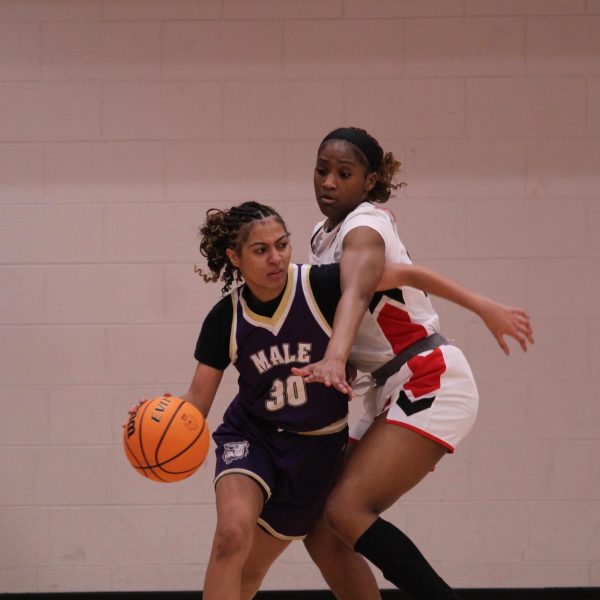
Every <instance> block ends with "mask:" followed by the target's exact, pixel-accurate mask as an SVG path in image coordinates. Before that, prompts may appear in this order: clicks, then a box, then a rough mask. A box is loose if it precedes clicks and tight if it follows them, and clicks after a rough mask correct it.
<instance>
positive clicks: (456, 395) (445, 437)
mask: <svg viewBox="0 0 600 600" xmlns="http://www.w3.org/2000/svg"><path fill="white" fill-rule="evenodd" d="M363 405H364V409H365V412H364V414H363V415H362V416H361V417H360V419H359V420H358V421H357V422H356V423H354V425H352V426H351V428H350V438H351V440H352V441H358V440H360V439H361V438H362V436H363V435H364V434H365V432H366V431H367V429H368V428H369V426H370V425H371V423H372V422H373V420H374V419H375V418H376V417H377V416H378V415H380V414H381V413H383V412H385V411H387V415H386V422H387V423H390V424H392V425H397V426H399V427H405V428H406V429H411V430H412V431H416V432H417V433H420V434H421V435H424V436H425V437H428V438H430V439H432V440H434V441H436V442H438V443H439V444H441V445H442V446H444V447H446V448H447V449H448V452H454V449H455V448H456V446H457V445H458V443H459V442H460V441H461V440H462V439H463V438H464V437H465V436H466V435H467V433H469V431H470V430H471V427H473V423H474V422H475V418H476V416H477V408H478V405H479V396H478V393H477V386H476V385H475V379H474V378H473V373H472V372H471V367H469V363H468V362H467V359H466V358H465V356H464V354H463V353H462V352H461V350H460V349H459V348H457V347H456V346H450V345H445V346H440V347H439V348H435V349H434V350H427V351H426V352H423V353H421V354H419V355H417V356H414V357H413V358H411V359H410V360H409V361H408V362H407V363H406V364H404V365H403V366H402V368H401V369H400V370H399V371H398V372H397V373H395V374H394V375H392V376H391V377H390V378H389V379H388V380H387V381H386V382H385V384H384V385H383V386H381V387H379V388H373V389H371V390H370V391H369V392H367V394H366V395H365V397H364V399H363Z"/></svg>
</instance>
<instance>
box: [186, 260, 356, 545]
mask: <svg viewBox="0 0 600 600" xmlns="http://www.w3.org/2000/svg"><path fill="white" fill-rule="evenodd" d="M312 269H315V270H318V269H319V267H316V268H315V267H312ZM310 271H311V267H310V266H308V265H294V264H292V265H290V268H289V271H288V278H287V284H286V287H285V289H284V290H283V292H282V294H281V295H280V296H279V297H278V298H277V299H275V300H274V301H273V302H272V303H271V305H270V307H268V308H267V309H266V310H260V312H257V310H256V304H257V303H256V300H255V299H254V303H252V300H253V299H252V298H251V295H249V290H248V289H247V288H246V286H241V287H240V288H238V289H236V290H234V291H233V292H232V293H231V294H229V296H227V297H225V298H224V299H223V300H222V301H221V302H220V303H219V305H220V306H219V305H217V306H218V307H219V309H218V310H220V314H221V315H223V314H224V310H225V308H224V307H225V306H226V304H223V303H229V315H230V317H229V319H226V321H227V322H225V323H223V320H225V319H223V318H221V320H220V322H219V325H220V336H221V339H222V336H223V335H227V333H228V331H227V325H229V324H230V325H229V337H228V340H229V348H228V355H229V357H228V358H229V360H230V361H231V362H232V363H233V364H234V365H235V367H236V369H237V370H238V372H239V378H238V383H239V392H238V394H237V396H236V397H235V398H234V400H233V401H232V402H231V404H230V405H229V407H228V408H227V410H226V411H225V414H224V416H223V423H222V424H221V425H220V426H219V427H218V428H217V430H216V431H215V432H214V434H213V438H214V440H215V443H216V445H217V448H216V455H217V465H216V474H215V482H216V481H217V480H218V479H219V478H220V477H223V476H224V475H227V474H229V473H241V474H244V475H247V476H249V477H251V478H253V479H254V480H255V481H256V482H257V484H258V485H259V486H260V487H261V489H262V490H263V493H264V496H265V505H264V508H263V511H262V513H261V515H260V517H259V521H258V522H259V524H260V525H261V526H262V527H263V528H264V529H265V530H266V531H268V532H269V533H270V534H272V535H274V536H275V537H278V538H282V539H299V538H302V537H304V536H306V534H307V533H308V532H309V531H310V529H311V528H312V526H313V525H314V523H315V522H316V520H317V519H318V517H319V515H320V513H321V510H322V508H323V503H324V501H325V499H326V497H327V495H328V494H329V492H330V491H331V488H332V487H333V484H334V483H335V478H336V476H337V473H338V470H339V467H340V466H341V461H342V458H343V453H344V448H345V445H346V442H347V437H348V428H347V418H348V398H347V396H345V395H343V394H341V393H340V392H338V391H337V390H335V389H334V388H327V387H325V386H324V385H322V384H306V383H305V382H304V380H303V378H302V377H300V376H297V375H293V374H292V372H291V368H292V367H293V366H302V365H305V364H309V363H311V362H314V361H317V360H320V359H321V358H322V357H323V355H324V353H325V349H326V348H327V343H328V342H329V338H330V336H331V324H330V322H331V319H329V320H328V319H326V318H325V316H324V315H323V313H322V311H321V308H320V306H319V304H318V302H317V300H316V299H315V294H314V290H313V284H312V283H311V278H310ZM337 273H338V276H337V278H336V279H337V281H336V282H335V284H334V285H333V286H332V289H331V290H329V292H330V293H329V294H328V295H329V305H330V306H329V308H332V307H333V306H334V305H335V304H337V301H338V300H339V295H340V294H339V271H337ZM330 279H331V278H330ZM331 292H333V293H331ZM332 296H333V298H332ZM332 300H333V303H332ZM267 304H268V303H267ZM215 309H217V307H215ZM213 310H214V309H213ZM329 312H330V313H331V310H329ZM265 313H266V314H265ZM207 320H208V319H207ZM208 321H209V323H210V320H208ZM212 322H213V330H214V329H216V325H217V320H216V319H215V318H214V316H213V318H212ZM205 326H206V322H205ZM203 334H205V335H204V336H203ZM203 338H204V341H205V343H203ZM208 339H209V338H208V334H206V333H205V327H204V326H203V332H202V333H201V335H200V338H199V341H198V346H197V352H196V357H197V358H198V360H199V361H200V362H205V363H210V361H209V360H205V359H203V357H202V353H201V351H200V349H201V348H202V347H206V344H208V341H207V340H208ZM223 362H226V361H223V359H222V358H221V361H219V359H213V365H211V366H214V365H220V366H217V368H224V367H223V366H222V365H223Z"/></svg>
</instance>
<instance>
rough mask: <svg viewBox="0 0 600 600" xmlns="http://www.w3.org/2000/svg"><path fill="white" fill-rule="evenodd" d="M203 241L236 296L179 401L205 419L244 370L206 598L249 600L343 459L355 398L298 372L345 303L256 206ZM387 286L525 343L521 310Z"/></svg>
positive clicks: (425, 280)
mask: <svg viewBox="0 0 600 600" xmlns="http://www.w3.org/2000/svg"><path fill="white" fill-rule="evenodd" d="M201 234H202V241H201V244H200V250H201V253H202V254H203V255H204V256H205V257H206V259H207V264H208V270H209V273H203V272H202V271H200V273H201V274H202V275H203V276H204V278H205V280H207V281H208V280H211V281H217V280H219V279H220V280H222V281H223V282H224V284H225V285H224V287H223V292H224V293H226V294H227V295H226V296H225V297H224V298H223V299H222V300H221V301H220V302H218V303H217V304H216V305H215V306H214V307H213V309H212V310H211V311H210V312H209V314H208V315H207V317H206V319H205V321H204V323H203V325H202V329H201V332H200V335H199V338H198V343H197V346H196V351H195V357H196V358H197V360H198V365H197V368H196V372H195V374H194V377H193V380H192V383H191V385H190V388H189V390H188V391H187V392H186V394H184V395H183V396H182V398H184V399H185V400H188V401H190V402H192V403H193V404H195V405H196V406H197V407H198V408H199V409H200V410H201V411H202V413H203V414H204V415H205V416H207V415H208V412H209V410H210V407H211V405H212V403H213V400H214V397H215V394H216V391H217V389H218V387H219V384H220V382H221V379H222V375H223V371H224V369H225V368H226V367H227V366H228V364H230V363H233V364H234V366H235V367H236V368H237V370H238V372H239V379H238V382H239V393H238V394H237V396H236V397H235V398H234V400H233V401H232V402H231V404H230V405H229V407H228V408H227V409H226V411H225V414H224V416H223V423H222V424H221V425H220V426H219V427H218V428H217V429H216V431H215V432H214V434H213V437H214V440H215V443H216V456H217V465H216V475H215V494H216V505H217V527H216V531H215V535H214V540H213V546H212V551H211V556H210V559H209V564H208V567H207V571H206V577H205V582H204V594H203V597H204V598H205V600H216V599H218V600H230V599H231V600H234V599H235V600H239V599H243V600H246V599H248V600H249V599H250V598H252V597H254V595H255V593H256V591H257V590H258V588H259V586H260V583H261V581H262V579H263V577H264V575H265V573H266V572H267V570H268V568H269V566H270V565H271V564H272V562H273V561H274V560H275V558H276V557H277V556H278V555H279V554H280V553H281V552H282V551H283V550H284V549H285V548H286V546H287V545H288V544H289V543H290V541H291V540H294V539H302V538H304V537H305V536H306V535H307V534H308V532H309V531H310V530H311V529H312V528H313V526H314V525H315V523H316V522H317V520H318V517H319V515H320V513H321V510H322V507H323V505H324V502H325V499H326V496H327V494H328V493H329V491H330V490H331V488H332V487H333V484H334V482H335V478H336V476H337V473H338V469H339V466H340V461H341V459H342V456H343V453H344V448H345V445H346V441H347V426H346V421H347V396H346V395H345V394H344V393H342V392H340V391H339V390H337V389H336V388H335V387H329V388H328V387H326V386H324V385H321V384H310V385H309V384H305V382H304V381H303V379H302V377H299V376H298V375H294V373H292V367H302V366H304V365H307V364H309V363H311V362H314V361H319V360H321V359H322V358H323V356H324V353H325V348H326V347H327V344H328V342H329V339H330V335H331V326H332V322H333V315H334V313H335V310H336V307H337V305H338V302H339V299H340V297H341V295H342V291H341V288H340V275H339V272H340V267H339V265H338V264H332V265H323V266H312V267H311V266H308V265H295V264H290V258H291V247H290V243H289V233H288V231H287V229H286V226H285V224H284V222H283V220H282V219H281V217H280V216H279V215H278V214H277V213H276V212H275V211H274V210H273V209H272V208H270V207H268V206H264V205H261V204H258V203H255V202H246V203H244V204H242V205H240V206H235V207H233V208H231V209H229V210H227V211H220V210H210V211H208V213H207V218H206V221H205V223H204V225H203V226H202V228H201ZM238 282H243V284H242V285H240V286H239V287H236V288H235V289H233V290H232V291H231V292H230V293H227V292H229V290H230V288H231V287H232V285H233V284H234V283H238ZM381 285H383V286H384V288H385V289H387V288H390V287H395V286H397V285H412V286H415V287H421V288H423V289H426V290H428V291H430V292H431V293H434V294H438V295H441V296H442V297H445V298H447V299H449V300H451V301H456V302H458V303H459V304H461V305H463V306H466V307H467V308H471V309H473V310H475V307H476V306H477V308H478V309H481V310H480V312H479V314H480V316H481V317H482V318H483V319H484V320H485V322H486V324H487V325H488V327H490V329H491V330H492V332H493V333H494V335H502V334H508V335H512V336H514V337H517V336H518V335H519V333H518V330H519V324H518V319H517V318H516V317H515V314H514V313H513V312H512V309H508V308H507V307H504V306H502V305H499V304H497V303H494V302H493V301H491V300H488V301H487V303H485V302H483V303H482V302H480V303H479V304H477V301H476V300H477V297H476V296H475V295H473V294H471V293H470V292H468V291H467V290H465V289H464V288H461V287H460V286H457V285H456V284H453V283H452V282H450V281H449V280H446V279H444V278H442V277H440V276H437V275H436V274H434V273H432V272H430V271H428V270H426V269H422V268H418V267H413V266H410V265H388V266H387V267H386V270H385V271H384V274H383V277H382V284H381ZM365 568H367V567H365ZM367 573H368V574H370V572H369V571H368V568H367ZM347 577H348V578H349V579H350V580H352V579H356V580H357V582H359V581H360V580H361V578H362V576H361V575H360V574H358V575H357V576H356V575H355V574H354V573H347ZM368 581H370V580H368ZM355 591H356V592H357V595H355V597H360V598H366V596H362V595H361V594H362V592H361V588H358V587H357V588H355Z"/></svg>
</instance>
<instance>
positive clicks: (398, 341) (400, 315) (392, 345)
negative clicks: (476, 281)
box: [309, 202, 439, 372]
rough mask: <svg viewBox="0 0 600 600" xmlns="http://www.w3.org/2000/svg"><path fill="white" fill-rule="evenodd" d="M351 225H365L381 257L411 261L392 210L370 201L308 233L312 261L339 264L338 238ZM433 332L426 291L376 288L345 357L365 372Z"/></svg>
mask: <svg viewBox="0 0 600 600" xmlns="http://www.w3.org/2000/svg"><path fill="white" fill-rule="evenodd" d="M356 227H370V228H371V229H374V230H375V231H377V233H379V235H381V237H382V238H383V241H384V243H385V261H386V262H389V263H405V264H411V260H410V257H409V256H408V252H407V251H406V248H405V247H404V245H403V244H402V242H401V241H400V238H399V236H398V231H397V229H396V219H395V217H394V215H393V213H392V212H391V211H390V210H389V209H387V208H383V207H380V206H375V205H373V204H371V203H370V202H363V203H362V204H360V205H359V206H357V207H356V208H355V209H354V210H353V211H352V212H351V213H350V214H348V215H347V216H346V218H345V219H344V220H343V221H342V222H341V223H340V224H338V225H337V226H336V227H334V228H333V229H332V230H331V231H326V230H325V220H324V221H321V222H320V223H317V225H316V226H315V228H314V230H313V234H312V237H311V244H310V245H311V248H310V255H309V261H310V262H311V263H312V264H317V265H318V264H328V263H333V262H340V259H341V256H342V250H343V247H342V245H343V241H344V237H345V236H346V235H347V234H348V232H350V231H352V230H353V229H355V228H356ZM437 331H439V319H438V315H437V313H436V312H435V310H434V309H433V306H432V305H431V302H430V300H429V298H428V297H427V295H426V294H425V293H424V292H422V291H421V290H417V289H415V288H411V287H400V288H395V289H393V290H388V291H385V292H377V293H376V294H375V296H374V297H373V300H372V302H371V305H370V306H369V310H368V311H367V312H366V313H365V316H364V317H363V320H362V322H361V324H360V327H359V330H358V334H357V336H356V340H355V342H354V345H353V347H352V352H351V354H350V360H351V361H352V363H353V364H354V365H355V366H356V368H358V369H359V370H360V371H364V372H371V371H373V370H374V369H376V368H377V367H379V366H381V365H382V364H383V363H385V362H387V361H388V360H390V359H391V358H393V356H394V355H396V354H398V353H399V352H401V351H402V350H403V349H404V348H406V347H408V346H410V345H411V344H413V343H414V342H416V341H417V340H419V339H421V338H423V337H426V336H428V335H430V334H432V333H435V332H437Z"/></svg>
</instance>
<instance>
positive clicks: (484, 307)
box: [377, 263, 533, 354]
mask: <svg viewBox="0 0 600 600" xmlns="http://www.w3.org/2000/svg"><path fill="white" fill-rule="evenodd" d="M400 286H409V287H413V288H417V289H419V290H423V291H424V292H427V293H428V294H432V295H434V296H439V297H440V298H444V299H446V300H449V301H450V302H454V303H455V304H458V305H460V306H462V307H464V308H466V309H468V310H470V311H472V312H474V313H475V314H477V315H479V317H481V319H482V321H483V322H484V323H485V324H486V326H487V327H488V329H489V330H490V331H491V333H492V335H493V336H494V337H495V338H496V341H497V342H498V344H499V345H500V347H501V348H502V350H503V351H504V353H505V354H510V350H509V348H508V345H507V344H506V341H505V340H504V337H503V336H504V335H509V336H511V337H513V338H514V339H515V340H517V342H518V343H519V345H520V346H521V348H522V350H523V351H524V352H527V342H529V343H530V344H533V331H532V328H531V322H530V321H529V317H528V316H527V313H526V312H525V311H524V310H523V309H520V308H514V307H511V306H506V305H504V304H500V303H499V302H496V301H495V300H492V299H491V298H487V297H486V296H482V295H481V294H477V293H475V292H472V291H471V290H468V289H467V288H465V287H463V286H462V285H460V284H458V283H456V282H455V281H452V280H451V279H448V278H447V277H444V276H443V275H440V274H439V273H436V272H435V271H432V270H431V269H427V268H425V267H420V266H416V265H405V264H400V263H395V264H392V263H388V264H386V265H385V269H384V272H383V275H382V277H381V280H380V282H379V284H378V285H377V289H378V290H387V289H391V288H394V287H400Z"/></svg>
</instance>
